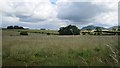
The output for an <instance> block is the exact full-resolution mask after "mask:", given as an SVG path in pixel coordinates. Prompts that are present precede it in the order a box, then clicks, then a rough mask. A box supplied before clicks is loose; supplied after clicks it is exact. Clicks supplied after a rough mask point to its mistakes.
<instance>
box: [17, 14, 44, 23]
mask: <svg viewBox="0 0 120 68" xmlns="http://www.w3.org/2000/svg"><path fill="white" fill-rule="evenodd" d="M16 16H17V17H18V18H19V19H20V21H21V22H40V21H45V20H46V19H40V18H34V17H32V16H25V15H16Z"/></svg>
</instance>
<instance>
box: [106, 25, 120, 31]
mask: <svg viewBox="0 0 120 68" xmlns="http://www.w3.org/2000/svg"><path fill="white" fill-rule="evenodd" d="M118 28H120V26H112V27H110V28H108V30H112V29H118Z"/></svg>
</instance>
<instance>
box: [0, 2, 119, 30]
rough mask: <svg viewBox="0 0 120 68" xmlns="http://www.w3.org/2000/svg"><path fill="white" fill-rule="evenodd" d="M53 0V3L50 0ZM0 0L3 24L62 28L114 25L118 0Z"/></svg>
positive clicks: (116, 19)
mask: <svg viewBox="0 0 120 68" xmlns="http://www.w3.org/2000/svg"><path fill="white" fill-rule="evenodd" d="M51 2H52V3H51ZM53 2H54V3H55V2H56V0H52V1H50V0H0V15H1V16H2V17H1V18H0V20H1V21H2V23H3V24H2V26H3V27H6V26H8V25H21V26H25V27H30V28H41V27H44V28H49V29H59V27H60V26H66V25H69V24H75V25H77V26H78V27H79V26H80V27H81V26H84V25H88V24H92V25H102V26H109V27H110V26H114V25H117V23H118V4H117V3H118V0H114V2H113V0H57V2H56V3H55V4H53Z"/></svg>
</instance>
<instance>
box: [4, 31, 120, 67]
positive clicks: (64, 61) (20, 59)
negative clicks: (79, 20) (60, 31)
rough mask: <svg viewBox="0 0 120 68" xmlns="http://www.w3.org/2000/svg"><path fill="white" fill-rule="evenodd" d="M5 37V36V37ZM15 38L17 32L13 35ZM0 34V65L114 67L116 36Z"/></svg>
mask: <svg viewBox="0 0 120 68" xmlns="http://www.w3.org/2000/svg"><path fill="white" fill-rule="evenodd" d="M6 33H7V34H6ZM14 33H15V34H17V33H18V32H15V31H14ZM9 34H10V33H9V31H3V65H4V66H6V65H10V66H12V65H17V66H118V65H119V61H118V54H117V51H118V50H117V49H116V47H117V46H118V36H89V35H88V36H59V35H50V36H48V35H41V34H36V33H29V35H28V36H18V35H17V36H16V35H15V36H11V35H12V33H11V35H9Z"/></svg>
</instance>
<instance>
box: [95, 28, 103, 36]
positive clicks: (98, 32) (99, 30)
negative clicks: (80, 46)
mask: <svg viewBox="0 0 120 68" xmlns="http://www.w3.org/2000/svg"><path fill="white" fill-rule="evenodd" d="M96 32H97V35H101V34H102V29H101V28H100V27H96Z"/></svg>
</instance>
